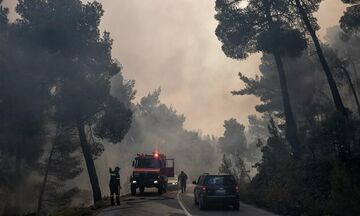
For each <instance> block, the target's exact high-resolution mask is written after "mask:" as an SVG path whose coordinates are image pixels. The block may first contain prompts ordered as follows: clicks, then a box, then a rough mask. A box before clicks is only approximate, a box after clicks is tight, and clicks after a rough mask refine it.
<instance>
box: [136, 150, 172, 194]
mask: <svg viewBox="0 0 360 216" xmlns="http://www.w3.org/2000/svg"><path fill="white" fill-rule="evenodd" d="M132 166H133V173H132V176H131V178H130V184H131V186H130V187H131V188H130V190H131V195H133V196H135V195H136V190H137V189H138V188H139V191H140V193H144V190H145V188H150V187H155V188H157V189H158V193H159V195H161V194H162V193H164V192H166V188H167V183H168V177H174V166H175V160H174V159H166V156H165V155H164V154H160V153H159V152H153V154H137V156H136V157H135V159H134V161H133V163H132Z"/></svg>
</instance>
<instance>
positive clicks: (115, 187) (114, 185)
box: [109, 167, 121, 205]
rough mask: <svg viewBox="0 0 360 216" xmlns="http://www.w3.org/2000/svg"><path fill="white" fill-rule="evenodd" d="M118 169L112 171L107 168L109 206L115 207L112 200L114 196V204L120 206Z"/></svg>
mask: <svg viewBox="0 0 360 216" xmlns="http://www.w3.org/2000/svg"><path fill="white" fill-rule="evenodd" d="M119 171H120V168H119V167H115V170H114V171H112V169H111V168H109V172H110V183H109V187H110V200H111V205H115V200H114V194H115V196H116V204H117V205H120V189H121V186H120V174H119Z"/></svg>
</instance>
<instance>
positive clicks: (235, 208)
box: [233, 202, 240, 211]
mask: <svg viewBox="0 0 360 216" xmlns="http://www.w3.org/2000/svg"><path fill="white" fill-rule="evenodd" d="M233 208H234V210H236V211H238V210H239V208H240V203H239V202H236V203H234V205H233Z"/></svg>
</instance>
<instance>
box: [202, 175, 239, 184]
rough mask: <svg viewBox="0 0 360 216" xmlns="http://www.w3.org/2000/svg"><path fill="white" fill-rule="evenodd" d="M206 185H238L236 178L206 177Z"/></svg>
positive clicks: (228, 176) (227, 176) (229, 176)
mask: <svg viewBox="0 0 360 216" xmlns="http://www.w3.org/2000/svg"><path fill="white" fill-rule="evenodd" d="M204 183H205V185H234V184H236V181H235V178H234V176H231V175H226V176H206V178H205V182H204Z"/></svg>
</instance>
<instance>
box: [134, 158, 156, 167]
mask: <svg viewBox="0 0 360 216" xmlns="http://www.w3.org/2000/svg"><path fill="white" fill-rule="evenodd" d="M135 167H136V168H161V161H160V160H157V159H155V158H141V159H137V160H136V164H135Z"/></svg>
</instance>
